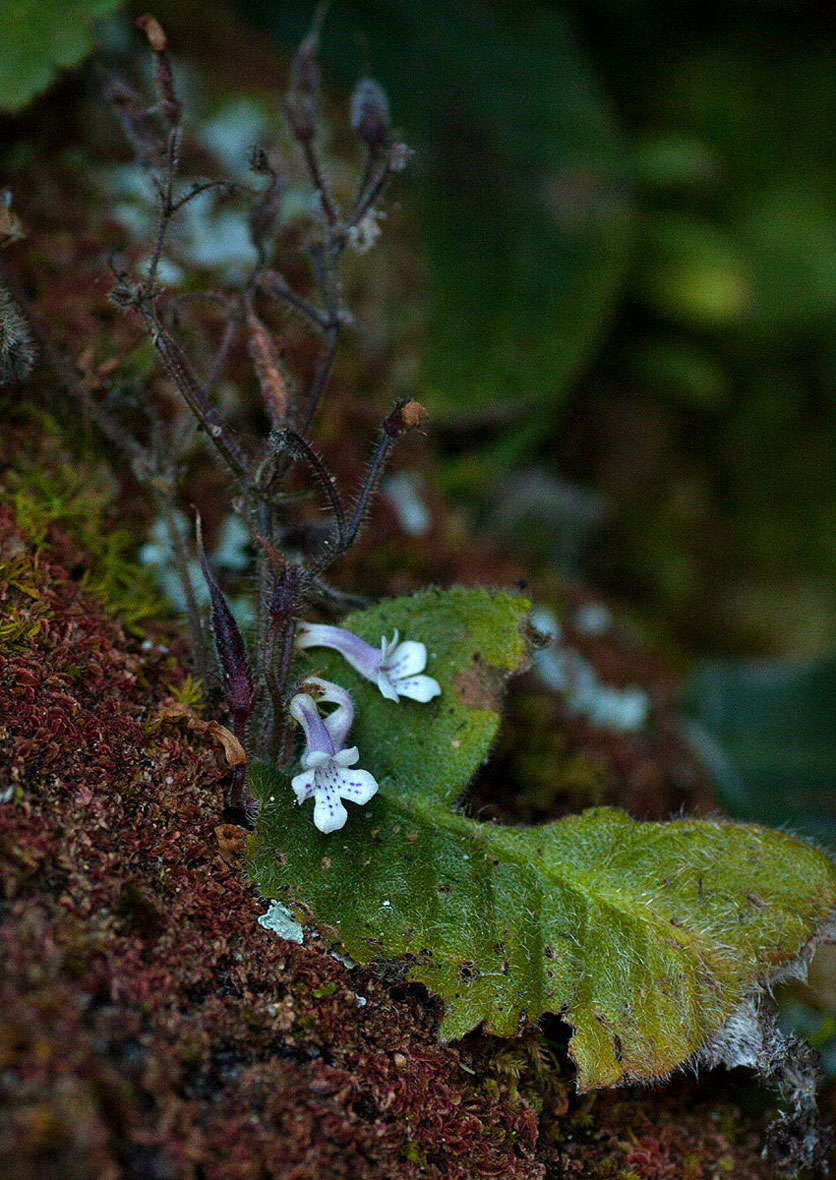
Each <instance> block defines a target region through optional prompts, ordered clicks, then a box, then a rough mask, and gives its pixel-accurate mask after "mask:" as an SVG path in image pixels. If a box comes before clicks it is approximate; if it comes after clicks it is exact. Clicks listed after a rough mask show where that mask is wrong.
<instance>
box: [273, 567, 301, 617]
mask: <svg viewBox="0 0 836 1180" xmlns="http://www.w3.org/2000/svg"><path fill="white" fill-rule="evenodd" d="M298 599H299V569H298V567H297V566H293V565H284V566H282V568H281V571H280V573H279V575H278V577H277V578H276V581H275V584H274V586H273V594H272V596H271V598H270V618H271V619H272V620H273V625H274V626H275V627H281V626H282V625H283V624H284V623H286V622H287V620H288V619H291V618H293V615H294V614H295V613H296V605H297V602H298Z"/></svg>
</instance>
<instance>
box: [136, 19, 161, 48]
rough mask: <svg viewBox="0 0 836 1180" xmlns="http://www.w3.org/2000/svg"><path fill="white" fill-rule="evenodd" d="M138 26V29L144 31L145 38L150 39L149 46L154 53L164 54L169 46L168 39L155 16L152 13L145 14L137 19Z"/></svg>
mask: <svg viewBox="0 0 836 1180" xmlns="http://www.w3.org/2000/svg"><path fill="white" fill-rule="evenodd" d="M136 25H137V28H138V29H142V31H143V33H144V34H145V36H146V37H147V38H148V44H149V45H150V46H151V49H152V50H153V52H154V53H162V51H163V50H164V49H165V47H166V46H167V45H168V38H167V37H166V35H165V30H164V29H163V26H162V25H161V24H160V22H159V21H158V20H157V18H156V17H155V16H152V14H151V13H150V12H144V13H143V14H142V16H138V17H137V18H136Z"/></svg>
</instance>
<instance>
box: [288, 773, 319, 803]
mask: <svg viewBox="0 0 836 1180" xmlns="http://www.w3.org/2000/svg"><path fill="white" fill-rule="evenodd" d="M315 781H316V776H315V773H314V771H312V770H305V771H303V772H302V774H296V775H294V776H293V778H292V779H291V780H290V785H291V787H293V793H294V795H295V796H296V802H297V803H304V802H305V800H306V799H310V797H311V795H313V793H314V784H315Z"/></svg>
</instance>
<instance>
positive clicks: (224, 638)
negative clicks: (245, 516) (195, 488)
mask: <svg viewBox="0 0 836 1180" xmlns="http://www.w3.org/2000/svg"><path fill="white" fill-rule="evenodd" d="M196 530H197V552H198V556H199V558H200V567H201V569H202V570H203V577H204V579H205V581H206V585H207V587H208V589H209V604H210V615H209V618H210V622H211V624H212V635H213V637H214V640H215V651H216V652H217V655H218V663H219V664H220V668H221V682H222V686H223V694H224V701H225V703H226V707H227V708H228V709H229V712H230V714H231V715H232V720H233V724H234V726H235V730H236V732H237V733H240V731H242V730H243V728H244V726H245V725H246V723H247V721H248V720H249V717H250V714H251V713H252V711H253V707H254V705H255V689H254V688H253V678H252V672H251V671H250V661H249V659H248V657H247V649H246V647H245V645H244V640H243V638H242V636H241V632H240V631H239V629H238V624H237V623H236V622H235V617H234V615H233V614H232V611H231V610H230V609H229V606H228V604H227V601H226V599H225V598H224V596H223V593H222V591H221V588H220V586H219V585H218V583H217V582H216V581H215V579H214V578H213V577H212V571H211V570H210V569H209V563H208V562H207V560H206V553H205V552H204V549H203V537H202V529H201V521H200V517H198V518H197V522H196Z"/></svg>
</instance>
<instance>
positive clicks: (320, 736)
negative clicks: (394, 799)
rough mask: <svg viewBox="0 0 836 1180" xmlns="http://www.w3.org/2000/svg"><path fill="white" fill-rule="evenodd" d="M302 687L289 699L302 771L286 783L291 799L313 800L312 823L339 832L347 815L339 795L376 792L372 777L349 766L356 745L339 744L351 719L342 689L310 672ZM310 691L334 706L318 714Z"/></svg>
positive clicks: (356, 799)
mask: <svg viewBox="0 0 836 1180" xmlns="http://www.w3.org/2000/svg"><path fill="white" fill-rule="evenodd" d="M303 687H304V688H307V689H310V690H311V692H300V693H297V694H296V696H294V697H293V698H292V700H291V702H290V715H291V717H292V718H293V719H294V721H298V722H299V724H300V725H301V726H302V729H303V730H304V733H305V752H304V754H303V755H302V768H303V769H302V773H301V774H297V775H295V776H294V778H293V779H292V781H291V786H292V787H293V791H294V793H295V795H296V802H297V803H304V802H305V801H306V800H307V799H311V798H312V799H313V800H314V813H313V820H314V823H315V825H316V826H317V827H318V828H319V830H320V832H324V833H326V834H327V833H328V832H336V831H339V829H340V828H341V827H343V826H344V824H345V821H346V820H347V819H348V812H347V811H346V809H345V808H344V807H343V805H342V803H341V800H342V799H348V800H350V801H351V802H352V803H357V804H363V803H368V801H369V800H370V799H371V797H372V796H373V795H375V794H376V793H377V781H376V780H375V778H374V776H373V775H371V774H369V772H368V771H367V770H357V769H349V768H350V767H354V764H355V763H356V762H357V761H358V759H359V757H360V753H359V751H358V749H357V747H356V746H350V747H348V748H346V746H345V740H346V738H347V737H348V731H349V730H350V729H351V723H352V722H353V720H354V705H353V704H352V701H351V697H350V696H349V694H348V693H347V692H346V690H345V689H344V688H340V686H339V685H338V684H332V683H331V682H330V681H328V680H320V679H319V677H316V676H311V677H309V678H308V680H306V681H305V684H304V685H303ZM312 692H313V693H315V694H316V696H317V699H318V700H319V701H322V702H325V703H329V704H335V705H336V706H337V708H336V709H335V710H334V711H333V712H332V713H329V714H328V715H327V716H326V717H323V716H321V715H320V712H319V709H318V708H317V703H316V701H315V700H314V698H313V696H312V695H311V693H312Z"/></svg>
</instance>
